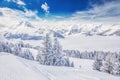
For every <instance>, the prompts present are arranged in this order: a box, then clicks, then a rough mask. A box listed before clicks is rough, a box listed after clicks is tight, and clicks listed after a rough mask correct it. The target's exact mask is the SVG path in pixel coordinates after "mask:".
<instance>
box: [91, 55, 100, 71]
mask: <svg viewBox="0 0 120 80" xmlns="http://www.w3.org/2000/svg"><path fill="white" fill-rule="evenodd" d="M101 66H102V59H101V57H100V54H98V53H97V55H96V57H95V62H94V64H93V69H94V70H98V71H100V68H101Z"/></svg>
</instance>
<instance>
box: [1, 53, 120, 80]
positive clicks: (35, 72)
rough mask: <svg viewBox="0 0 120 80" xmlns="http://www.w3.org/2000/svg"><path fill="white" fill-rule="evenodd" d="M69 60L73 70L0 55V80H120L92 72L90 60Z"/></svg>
mask: <svg viewBox="0 0 120 80" xmlns="http://www.w3.org/2000/svg"><path fill="white" fill-rule="evenodd" d="M70 60H71V61H74V62H75V68H70V67H55V66H44V65H40V64H39V63H38V62H35V61H30V60H26V59H23V58H20V57H17V56H14V55H12V54H9V53H0V80H120V77H117V76H113V75H110V74H107V73H103V72H98V71H93V70H92V69H91V68H92V63H93V61H92V60H85V59H74V58H71V59H70ZM78 64H79V65H81V67H80V68H79V65H78Z"/></svg>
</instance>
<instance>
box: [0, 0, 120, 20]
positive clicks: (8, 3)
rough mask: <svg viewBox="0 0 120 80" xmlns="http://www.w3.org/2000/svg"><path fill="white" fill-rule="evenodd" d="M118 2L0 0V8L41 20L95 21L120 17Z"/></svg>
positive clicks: (98, 0) (108, 0)
mask: <svg viewBox="0 0 120 80" xmlns="http://www.w3.org/2000/svg"><path fill="white" fill-rule="evenodd" d="M119 3H120V0H0V7H1V8H4V7H7V8H10V9H15V10H20V11H23V12H26V11H28V10H29V11H33V12H35V14H36V15H37V16H39V17H41V18H46V19H47V18H50V19H51V18H58V19H60V18H61V19H62V18H63V19H65V18H68V17H70V18H72V19H81V18H82V19H96V18H102V17H103V18H104V17H116V16H120V11H119V10H120V8H119V7H120V6H119V5H120V4H119Z"/></svg>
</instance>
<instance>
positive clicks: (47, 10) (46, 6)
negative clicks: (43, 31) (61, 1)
mask: <svg viewBox="0 0 120 80" xmlns="http://www.w3.org/2000/svg"><path fill="white" fill-rule="evenodd" d="M41 8H42V9H43V10H44V11H45V14H46V15H48V14H49V9H50V7H49V6H48V4H47V3H46V2H45V3H44V4H42V5H41Z"/></svg>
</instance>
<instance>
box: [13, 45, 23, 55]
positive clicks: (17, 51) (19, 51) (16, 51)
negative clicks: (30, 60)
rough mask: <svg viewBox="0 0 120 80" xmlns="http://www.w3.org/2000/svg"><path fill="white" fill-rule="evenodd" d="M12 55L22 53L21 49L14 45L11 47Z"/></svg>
mask: <svg viewBox="0 0 120 80" xmlns="http://www.w3.org/2000/svg"><path fill="white" fill-rule="evenodd" d="M12 53H13V54H14V55H17V56H18V55H19V54H20V53H22V49H21V47H20V46H18V45H17V44H15V45H14V47H13V50H12Z"/></svg>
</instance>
